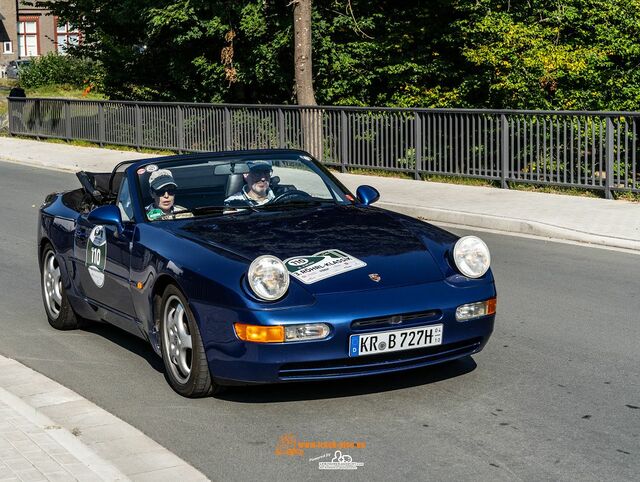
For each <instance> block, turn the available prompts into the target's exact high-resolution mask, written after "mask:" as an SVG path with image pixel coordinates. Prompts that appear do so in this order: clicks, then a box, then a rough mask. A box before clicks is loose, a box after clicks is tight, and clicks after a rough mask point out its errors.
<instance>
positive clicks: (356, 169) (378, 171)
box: [336, 167, 414, 179]
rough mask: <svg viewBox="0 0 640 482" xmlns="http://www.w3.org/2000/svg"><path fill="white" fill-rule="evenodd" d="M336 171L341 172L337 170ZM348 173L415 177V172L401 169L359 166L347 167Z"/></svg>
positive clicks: (405, 177)
mask: <svg viewBox="0 0 640 482" xmlns="http://www.w3.org/2000/svg"><path fill="white" fill-rule="evenodd" d="M336 172H339V171H337V170H336ZM347 173H348V174H359V175H362V176H377V177H396V178H398V179H414V177H413V174H409V173H407V172H400V171H384V170H382V169H362V168H359V167H352V168H348V169H347Z"/></svg>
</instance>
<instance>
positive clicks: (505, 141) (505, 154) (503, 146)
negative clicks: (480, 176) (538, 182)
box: [500, 114, 509, 189]
mask: <svg viewBox="0 0 640 482" xmlns="http://www.w3.org/2000/svg"><path fill="white" fill-rule="evenodd" d="M500 119H501V120H502V131H501V134H502V135H501V142H500V151H501V155H500V161H501V164H502V167H501V169H500V187H501V188H502V189H507V188H508V187H509V186H507V171H508V170H509V121H508V120H507V116H506V115H505V114H501V115H500Z"/></svg>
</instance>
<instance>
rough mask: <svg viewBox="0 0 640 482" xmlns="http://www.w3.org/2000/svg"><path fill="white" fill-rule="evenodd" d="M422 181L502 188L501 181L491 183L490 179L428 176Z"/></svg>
mask: <svg viewBox="0 0 640 482" xmlns="http://www.w3.org/2000/svg"><path fill="white" fill-rule="evenodd" d="M422 180H423V181H431V182H444V183H447V184H460V185H463V186H482V187H500V181H491V180H489V179H478V178H474V177H462V176H442V175H440V174H437V175H436V174H426V175H423V176H422Z"/></svg>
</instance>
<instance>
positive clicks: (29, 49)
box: [18, 17, 38, 57]
mask: <svg viewBox="0 0 640 482" xmlns="http://www.w3.org/2000/svg"><path fill="white" fill-rule="evenodd" d="M18 53H19V55H20V57H35V56H37V55H38V19H37V18H33V17H32V18H26V17H20V19H19V21H18Z"/></svg>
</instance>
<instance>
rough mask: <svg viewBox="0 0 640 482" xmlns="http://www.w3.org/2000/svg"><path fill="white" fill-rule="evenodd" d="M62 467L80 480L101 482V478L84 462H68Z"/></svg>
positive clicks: (81, 481)
mask: <svg viewBox="0 0 640 482" xmlns="http://www.w3.org/2000/svg"><path fill="white" fill-rule="evenodd" d="M64 468H65V470H66V471H67V472H69V473H70V474H71V475H72V476H73V477H75V478H76V479H78V480H79V481H80V482H102V480H103V479H101V478H100V477H98V476H97V475H96V473H95V472H93V471H92V470H91V469H89V468H88V467H87V466H86V465H84V464H69V465H65V466H64Z"/></svg>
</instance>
